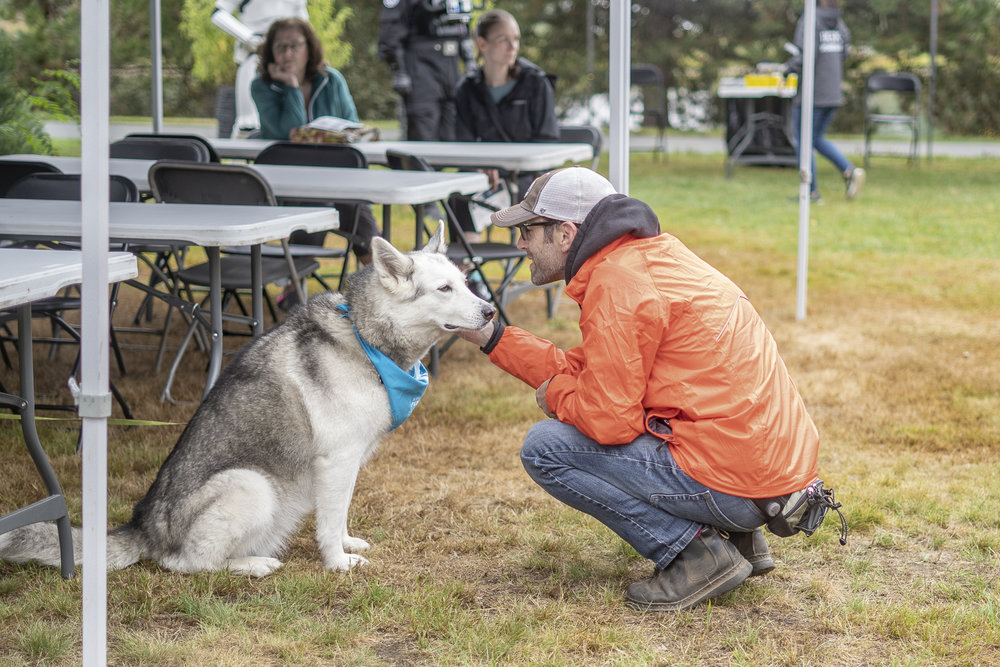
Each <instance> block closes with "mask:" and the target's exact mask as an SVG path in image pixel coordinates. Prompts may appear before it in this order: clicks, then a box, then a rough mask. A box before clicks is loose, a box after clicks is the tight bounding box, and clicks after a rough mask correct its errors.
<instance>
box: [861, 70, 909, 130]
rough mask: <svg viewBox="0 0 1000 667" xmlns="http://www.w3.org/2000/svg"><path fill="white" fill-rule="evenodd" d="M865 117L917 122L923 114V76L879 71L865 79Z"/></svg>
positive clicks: (884, 120) (888, 120)
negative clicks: (921, 96)
mask: <svg viewBox="0 0 1000 667" xmlns="http://www.w3.org/2000/svg"><path fill="white" fill-rule="evenodd" d="M864 108H865V118H866V119H872V120H875V121H877V122H897V123H898V122H905V123H914V122H917V119H918V118H919V117H920V78H919V77H917V75H916V74H911V73H909V72H895V73H887V72H876V73H875V74H872V75H870V76H869V77H868V78H867V79H866V80H865V106H864Z"/></svg>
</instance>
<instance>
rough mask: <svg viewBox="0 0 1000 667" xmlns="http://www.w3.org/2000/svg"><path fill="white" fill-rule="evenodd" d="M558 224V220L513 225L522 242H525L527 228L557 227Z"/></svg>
mask: <svg viewBox="0 0 1000 667" xmlns="http://www.w3.org/2000/svg"><path fill="white" fill-rule="evenodd" d="M559 222H560V221H559V220H549V219H544V220H536V221H534V222H522V223H521V224H520V225H514V226H515V227H517V231H518V232H520V234H521V240H522V241H527V240H528V229H529V228H531V227H548V226H549V225H558V224H559Z"/></svg>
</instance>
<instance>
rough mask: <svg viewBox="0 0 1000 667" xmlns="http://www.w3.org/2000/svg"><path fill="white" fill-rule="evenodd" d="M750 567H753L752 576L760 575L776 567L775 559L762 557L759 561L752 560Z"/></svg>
mask: <svg viewBox="0 0 1000 667" xmlns="http://www.w3.org/2000/svg"><path fill="white" fill-rule="evenodd" d="M750 567H751V568H753V569H752V570H750V576H751V577H759V576H761V575H763V574H767V573H768V572H770V571H771V570H773V569H774V561H773V560H771V559H770V558H762V559H761V560H758V561H750Z"/></svg>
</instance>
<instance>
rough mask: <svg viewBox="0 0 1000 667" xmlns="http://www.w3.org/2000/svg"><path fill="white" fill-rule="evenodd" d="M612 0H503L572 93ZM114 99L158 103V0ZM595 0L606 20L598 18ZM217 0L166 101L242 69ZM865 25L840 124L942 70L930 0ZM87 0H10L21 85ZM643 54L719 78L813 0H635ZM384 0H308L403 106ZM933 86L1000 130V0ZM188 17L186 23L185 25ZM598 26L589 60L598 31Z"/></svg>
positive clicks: (129, 108)
mask: <svg viewBox="0 0 1000 667" xmlns="http://www.w3.org/2000/svg"><path fill="white" fill-rule="evenodd" d="M610 1H611V0H505V1H504V2H502V3H500V2H495V0H493V1H492V2H491V4H496V5H497V6H501V7H503V8H504V9H507V10H508V11H510V12H511V13H512V14H514V16H516V17H517V18H518V21H519V23H520V24H521V31H522V42H521V51H522V55H524V56H525V57H526V58H528V59H529V60H532V61H534V62H536V63H537V64H538V65H540V66H541V67H543V68H544V69H546V70H547V71H549V72H551V73H553V74H555V75H557V76H558V84H557V90H556V95H557V99H558V101H559V104H560V106H561V107H563V108H565V107H566V106H568V104H569V103H570V102H572V101H580V100H583V99H585V98H586V97H587V96H588V95H590V94H591V93H600V92H604V91H606V90H607V88H608V86H607V65H608V24H609V19H608V8H609V6H610ZM110 2H111V17H112V34H113V35H114V39H113V40H112V45H111V57H112V66H113V68H114V71H113V75H112V105H111V106H112V111H113V112H114V113H124V112H135V113H139V112H142V113H148V108H149V94H148V90H149V62H150V60H149V27H148V24H149V16H148V14H149V9H148V0H110ZM588 3H593V4H592V6H593V10H594V12H593V14H594V20H593V23H592V25H591V26H589V27H588V25H587V7H588ZM213 4H214V3H213V2H212V0H184V2H183V3H180V2H164V3H163V9H162V11H163V18H162V22H163V53H164V72H165V85H164V89H165V106H166V113H167V114H168V115H202V116H212V115H213V110H212V104H213V101H214V97H215V87H216V86H217V85H219V84H220V83H228V82H231V81H232V80H233V77H234V64H233V62H232V39H231V38H229V37H228V36H227V35H226V34H225V33H224V32H222V31H221V30H219V29H218V28H216V27H215V26H214V25H212V23H211V22H210V20H209V18H208V17H209V15H210V13H211V9H212V6H213ZM841 4H842V7H843V10H844V17H845V20H846V22H847V23H848V25H849V26H850V28H851V32H852V35H853V40H852V41H853V45H854V52H853V54H852V55H851V57H850V58H849V60H848V63H847V73H846V77H845V79H846V82H847V86H848V88H849V90H848V105H847V107H846V108H845V109H844V111H843V112H842V113H841V114H838V125H839V126H840V127H841V129H857V128H858V127H860V122H859V120H860V113H861V98H862V90H863V82H864V78H865V77H866V76H867V74H869V73H870V72H872V71H875V70H877V69H882V70H906V71H913V72H916V73H918V74H919V75H921V77H922V78H923V80H924V82H925V85H926V84H927V83H928V80H929V76H930V56H929V52H930V45H929V33H930V30H929V19H930V4H931V0H842V3H841ZM79 6H80V3H79V0H2V1H0V18H3V19H6V23H5V24H4V25H5V29H6V30H8V31H9V32H10V34H11V38H12V40H13V41H14V43H15V46H16V55H17V61H16V64H15V66H14V68H13V72H14V73H13V77H14V80H15V81H16V82H17V84H18V87H19V88H20V89H22V90H29V89H32V83H31V78H32V77H36V78H37V77H40V76H41V73H42V72H43V71H45V70H64V69H67V63H70V62H72V61H74V60H75V59H77V58H78V57H79V42H80V40H79ZM631 6H632V53H631V57H632V60H633V62H637V63H638V62H646V63H652V64H654V65H657V66H659V67H660V69H661V70H662V71H663V72H664V75H665V77H666V80H667V85H668V86H669V87H671V88H675V89H679V90H688V91H698V90H709V91H711V90H713V89H714V87H715V85H716V84H717V82H718V79H719V77H720V76H721V75H722V74H724V73H739V72H744V71H749V70H750V69H752V68H753V67H754V66H755V65H756V64H757V63H760V62H764V61H770V62H783V61H784V60H785V59H786V58H787V54H785V53H784V51H783V50H782V46H783V44H784V43H785V42H786V41H788V40H790V39H791V38H792V35H793V31H794V27H795V21H796V20H797V18H798V15H799V14H800V12H801V11H802V0H633V2H632V5H631ZM381 8H382V4H381V2H379V1H378V0H310V2H309V11H310V19H311V20H312V22H313V24H314V25H315V26H316V27H317V29H318V30H319V31H320V33H321V34H322V36H323V44H324V46H325V48H326V52H327V53H326V55H327V58H328V60H329V61H330V63H331V64H332V65H333V66H335V67H337V68H338V69H340V70H341V71H342V72H343V73H344V75H345V77H346V78H347V81H348V84H349V86H350V88H351V93H352V94H353V96H354V98H355V101H356V103H357V105H358V110H359V113H360V114H361V116H362V117H364V118H389V117H392V116H393V114H394V112H395V108H396V102H397V98H396V96H395V95H394V94H393V93H392V91H391V90H390V88H389V72H388V68H387V67H386V66H385V65H384V63H382V62H381V61H380V60H379V59H378V57H377V55H376V41H377V34H378V17H379V13H380V12H381ZM940 12H941V14H940V28H939V43H938V58H937V79H936V86H935V87H936V91H935V101H936V104H935V107H936V108H935V123H936V126H937V127H938V128H941V129H944V130H947V131H950V132H954V133H963V134H989V135H997V134H1000V108H998V105H997V104H996V102H995V100H996V98H997V95H998V94H1000V3H998V2H997V0H954V1H953V2H941V3H940ZM182 28H183V29H182ZM588 30H590V31H592V33H593V36H594V50H593V68H592V69H591V68H590V67H588V54H587V48H586V43H587V33H588Z"/></svg>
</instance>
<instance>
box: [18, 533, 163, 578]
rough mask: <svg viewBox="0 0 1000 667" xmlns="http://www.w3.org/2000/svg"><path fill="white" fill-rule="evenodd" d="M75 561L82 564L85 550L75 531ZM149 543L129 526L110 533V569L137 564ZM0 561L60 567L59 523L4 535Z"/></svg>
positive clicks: (80, 537)
mask: <svg viewBox="0 0 1000 667" xmlns="http://www.w3.org/2000/svg"><path fill="white" fill-rule="evenodd" d="M72 535H73V562H74V563H75V564H76V565H79V564H80V561H81V553H82V551H83V546H82V545H83V534H82V531H81V529H80V528H78V527H75V526H74V527H73V528H72ZM144 544H145V540H144V539H143V537H142V533H141V532H140V531H139V530H138V529H136V528H135V527H133V526H132V525H131V524H126V525H124V526H121V527H120V528H116V529H114V530H112V531H111V532H110V533H108V569H109V570H120V569H121V568H123V567H128V566H129V565H132V564H133V563H135V562H137V561H138V560H139V558H140V557H141V556H142V552H143V545H144ZM0 559H3V560H6V561H10V562H12V563H28V562H30V561H35V562H37V563H40V564H42V565H48V566H50V567H59V565H60V559H59V535H58V533H57V531H56V524H55V523H52V522H47V523H33V524H29V525H27V526H23V527H21V528H17V529H15V530H12V531H10V532H9V533H4V534H3V535H0Z"/></svg>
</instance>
